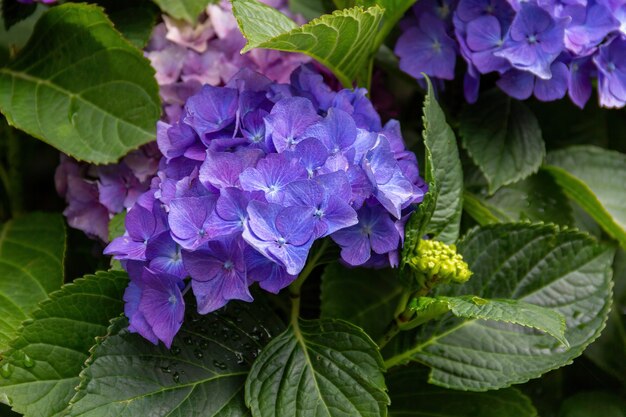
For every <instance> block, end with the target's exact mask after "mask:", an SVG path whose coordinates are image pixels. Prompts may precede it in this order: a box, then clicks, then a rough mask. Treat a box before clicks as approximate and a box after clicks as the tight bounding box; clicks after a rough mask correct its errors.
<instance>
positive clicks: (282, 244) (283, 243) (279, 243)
mask: <svg viewBox="0 0 626 417" xmlns="http://www.w3.org/2000/svg"><path fill="white" fill-rule="evenodd" d="M276 243H278V246H279V247H281V248H282V247H283V246H284V245H285V243H287V241H286V240H285V238H284V237H279V238H278V240H277V241H276Z"/></svg>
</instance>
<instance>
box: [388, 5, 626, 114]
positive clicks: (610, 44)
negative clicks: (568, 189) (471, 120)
mask: <svg viewBox="0 0 626 417" xmlns="http://www.w3.org/2000/svg"><path fill="white" fill-rule="evenodd" d="M401 26H402V29H403V31H404V32H403V34H402V35H401V36H400V38H399V39H398V43H397V44H396V47H395V52H396V54H397V55H398V56H399V57H400V67H401V68H402V69H403V70H404V71H405V72H407V73H408V74H410V75H412V76H413V77H415V78H417V79H421V78H422V77H423V76H422V74H421V73H422V72H423V73H425V74H427V75H429V76H431V77H434V78H436V79H439V80H451V79H453V78H454V75H455V64H456V57H457V54H460V55H461V56H462V57H463V59H464V60H465V61H466V63H467V72H466V74H465V78H464V90H465V96H466V99H467V100H468V101H469V102H475V101H476V99H477V96H478V89H479V84H480V76H481V75H482V74H487V73H496V74H498V75H499V79H498V81H497V85H498V86H499V87H500V89H501V90H503V91H504V92H506V93H507V94H509V95H510V96H512V97H514V98H517V99H520V100H523V99H527V98H529V97H530V96H531V95H534V96H535V97H536V98H537V99H539V100H541V101H552V100H557V99H560V98H563V97H564V96H565V94H566V93H568V94H569V97H570V99H571V100H572V101H573V102H574V103H575V104H576V105H577V106H579V107H581V108H582V107H584V106H585V104H586V102H587V101H588V100H589V98H590V97H591V93H592V79H594V78H597V85H598V95H599V101H600V105H601V106H604V107H623V106H624V105H625V104H626V38H625V37H624V36H625V35H626V1H624V0H529V1H520V0H458V1H457V0H423V1H419V2H418V3H416V5H415V6H414V7H413V9H412V13H411V14H410V15H409V16H408V17H407V18H406V19H405V20H404V21H403V22H402V23H401Z"/></svg>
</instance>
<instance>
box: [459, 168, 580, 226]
mask: <svg viewBox="0 0 626 417" xmlns="http://www.w3.org/2000/svg"><path fill="white" fill-rule="evenodd" d="M468 194H469V193H467V192H466V193H465V195H464V196H465V205H464V206H463V208H464V209H465V210H466V211H467V212H468V213H469V214H470V215H471V216H472V217H473V218H474V219H475V220H476V221H477V222H478V223H479V224H481V225H484V224H488V223H495V222H501V223H506V222H516V221H527V220H529V221H534V222H544V223H554V224H559V225H563V226H571V225H572V224H573V223H574V218H573V214H572V207H571V206H570V204H569V200H568V199H567V196H566V195H565V194H564V193H563V191H562V189H561V188H560V187H559V186H558V185H557V184H556V182H555V181H554V179H553V178H552V177H551V176H550V175H549V174H548V173H546V172H543V171H540V172H538V173H536V174H534V175H531V176H530V177H528V178H525V179H523V180H521V181H518V182H516V183H514V184H511V185H505V186H503V187H501V188H500V189H499V190H498V191H497V192H496V193H495V194H494V195H492V196H479V195H469V196H468ZM468 200H471V201H469V204H468ZM479 206H482V207H479ZM482 210H486V211H487V212H488V213H484V212H482Z"/></svg>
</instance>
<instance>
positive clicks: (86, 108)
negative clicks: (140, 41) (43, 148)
mask: <svg viewBox="0 0 626 417" xmlns="http://www.w3.org/2000/svg"><path fill="white" fill-rule="evenodd" d="M0 110H1V111H2V112H3V113H4V115H5V116H6V118H7V120H8V121H9V123H10V124H11V125H14V126H15V127H17V128H19V129H22V130H24V131H25V132H27V133H29V134H30V135H32V136H34V137H36V138H39V139H41V140H43V141H44V142H47V143H49V144H50V145H52V146H54V147H56V148H58V149H59V150H61V151H62V152H65V153H67V154H69V155H71V156H73V157H75V158H77V159H81V160H85V161H89V162H95V163H108V162H114V161H116V160H117V159H118V158H119V157H120V156H122V155H124V154H126V153H127V152H128V151H129V150H131V149H135V148H137V147H138V146H140V145H142V144H144V143H147V142H149V141H151V140H154V137H155V135H156V127H155V126H156V122H157V120H158V118H159V114H160V112H161V107H160V101H159V96H158V86H157V84H156V80H155V79H154V70H153V69H152V67H151V66H150V63H149V61H148V60H147V59H145V58H144V57H143V55H142V53H141V52H140V51H139V50H138V49H136V48H134V47H133V46H131V45H130V44H129V43H128V41H126V40H125V39H124V38H123V37H122V36H121V35H120V33H119V32H118V31H117V30H115V29H114V28H113V25H112V24H111V22H110V21H109V20H108V19H107V17H106V15H105V14H104V13H103V12H102V10H101V9H100V8H98V7H96V6H92V5H85V4H64V5H61V6H58V7H54V8H51V9H50V10H49V11H47V12H46V13H45V14H44V15H43V16H42V17H41V18H40V19H39V21H38V22H37V24H36V26H35V30H34V33H33V35H32V37H31V38H30V41H29V42H28V44H27V45H26V46H25V47H24V49H23V50H22V51H21V52H20V53H19V54H18V56H17V58H16V59H15V60H14V61H12V62H11V63H10V64H9V66H8V67H6V68H2V69H0Z"/></svg>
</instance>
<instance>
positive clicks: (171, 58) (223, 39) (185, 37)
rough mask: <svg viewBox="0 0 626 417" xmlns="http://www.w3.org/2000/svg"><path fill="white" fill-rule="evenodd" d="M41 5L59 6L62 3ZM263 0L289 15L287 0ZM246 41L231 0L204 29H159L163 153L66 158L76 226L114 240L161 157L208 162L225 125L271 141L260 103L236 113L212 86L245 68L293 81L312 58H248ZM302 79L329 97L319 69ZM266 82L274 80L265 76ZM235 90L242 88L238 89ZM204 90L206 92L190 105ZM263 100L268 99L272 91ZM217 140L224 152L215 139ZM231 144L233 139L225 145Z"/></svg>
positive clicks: (205, 20)
mask: <svg viewBox="0 0 626 417" xmlns="http://www.w3.org/2000/svg"><path fill="white" fill-rule="evenodd" d="M20 1H22V2H23V3H33V2H34V0H20ZM39 1H41V2H43V3H54V1H55V0H39ZM261 1H264V2H265V3H267V4H269V5H271V6H272V7H275V8H277V9H279V10H280V11H281V12H283V13H285V14H289V10H288V7H287V0H261ZM213 3H214V2H213ZM296 20H299V21H301V23H304V22H303V21H302V19H301V18H298V17H296ZM244 44H245V39H244V38H243V36H242V35H241V32H240V31H239V28H238V26H237V22H236V20H235V17H234V16H233V14H232V8H231V5H230V2H228V1H226V0H223V1H220V2H217V4H210V5H209V6H208V7H207V8H206V10H205V11H204V12H203V13H202V15H201V16H199V18H198V23H197V24H196V25H192V24H190V23H187V22H185V21H179V20H176V19H173V18H171V17H169V16H166V15H164V16H163V22H162V23H160V24H159V25H157V26H156V28H155V29H154V32H153V34H152V38H151V39H150V41H149V43H148V46H147V47H146V51H145V56H146V57H147V58H148V59H149V60H150V62H151V63H152V66H153V67H154V69H155V70H156V75H155V76H156V80H157V82H158V84H159V88H160V95H161V99H162V101H163V106H164V110H165V114H164V120H163V121H162V122H160V123H159V125H158V127H157V142H158V148H157V144H156V143H151V144H148V145H146V146H143V147H142V148H141V149H139V150H137V151H134V152H131V153H130V154H128V155H127V156H126V157H125V158H124V159H123V160H122V162H120V163H118V164H111V165H106V166H101V167H95V166H92V165H89V164H84V163H79V162H77V161H74V160H71V159H69V158H67V157H66V156H62V158H61V164H60V165H59V167H58V169H57V173H56V176H55V181H56V184H57V190H58V192H59V194H60V195H61V196H62V197H63V198H65V200H66V202H67V204H68V207H67V209H66V210H65V212H64V214H65V216H66V218H67V220H68V223H69V225H70V226H72V227H74V228H77V229H80V230H82V231H84V232H85V233H86V234H87V235H89V236H92V237H96V238H98V239H100V240H102V241H103V242H107V241H108V224H109V221H110V219H111V218H112V217H113V216H114V215H116V214H118V213H121V212H123V211H125V210H127V209H129V208H130V207H132V205H133V204H134V203H135V200H136V199H137V197H138V196H139V195H140V194H142V193H143V192H145V191H146V190H147V189H148V188H149V186H150V179H151V178H152V177H153V176H154V175H155V173H156V172H157V169H158V165H159V160H160V159H161V152H162V153H163V155H165V156H166V157H167V158H169V159H172V158H177V157H181V156H183V153H187V156H192V155H195V156H194V157H195V158H201V159H204V156H203V154H204V152H205V151H206V147H205V145H204V144H203V143H202V142H201V141H202V140H204V141H207V140H209V139H208V136H211V135H212V131H221V127H222V125H224V124H226V125H230V124H231V122H232V120H233V118H235V117H240V118H241V119H240V120H239V122H240V125H241V126H243V127H245V130H244V132H243V133H244V134H243V137H244V138H246V139H248V140H250V139H253V138H254V137H257V136H258V137H263V138H264V137H265V133H264V129H265V124H264V122H263V118H264V116H265V115H266V114H264V112H265V110H264V109H263V107H264V106H259V105H258V103H257V104H253V105H252V106H253V107H254V109H255V111H254V112H251V113H250V112H243V113H242V114H239V115H235V114H232V113H231V112H230V111H232V110H233V109H234V110H239V106H240V104H239V103H235V102H233V101H228V100H223V99H221V100H217V101H215V100H213V99H214V97H213V96H212V92H213V91H214V90H212V87H211V86H221V85H224V84H225V83H226V82H227V81H228V80H229V79H230V78H231V77H232V76H233V75H234V74H235V73H237V72H238V71H239V70H240V69H241V68H249V69H251V70H254V71H258V72H260V73H261V74H264V75H265V76H267V77H269V78H270V79H271V80H274V81H279V82H286V81H288V80H289V76H290V74H291V72H292V71H293V70H294V69H296V68H297V67H298V66H299V65H301V64H302V63H304V62H308V61H309V60H310V58H308V57H307V56H305V55H301V54H289V53H283V52H277V51H267V50H253V51H251V52H249V53H247V54H245V55H241V54H240V53H239V51H240V50H241V48H243V46H244ZM317 77H320V78H317ZM301 78H302V84H303V85H305V86H306V87H307V88H311V89H312V90H313V91H315V94H323V92H324V88H328V87H327V86H326V85H325V84H323V83H321V82H320V81H319V80H321V76H320V75H319V74H318V73H317V72H316V71H302V75H301ZM263 79H264V80H266V81H267V82H270V80H267V78H265V77H263ZM305 79H307V80H305ZM207 84H208V85H207ZM203 85H204V87H203ZM320 86H323V87H320ZM231 87H232V88H233V89H235V90H236V86H231ZM303 88H304V87H303ZM200 90H202V92H201V94H199V95H197V96H195V97H194V99H193V100H190V101H187V99H188V98H189V97H191V96H192V95H194V94H196V93H198V92H200ZM220 91H221V93H222V94H224V95H229V96H230V97H231V98H234V97H236V98H237V99H243V95H239V94H238V93H237V92H236V91H234V90H233V91H230V90H220ZM329 93H330V90H329ZM320 97H321V96H320ZM261 98H262V99H265V94H264V93H262V94H261ZM186 102H187V107H188V109H187V110H189V111H188V112H187V113H186V116H187V117H189V118H190V124H186V123H170V122H174V121H177V120H178V119H179V118H180V116H181V115H182V114H183V105H184V104H185V103H186ZM211 103H213V104H219V105H220V106H221V107H220V108H219V109H215V110H218V111H215V112H211V113H206V112H199V113H198V112H195V111H194V109H196V108H198V107H201V108H202V109H207V108H208V106H210V105H211ZM270 109H271V106H270ZM231 134H232V132H231ZM230 137H232V135H231V136H230ZM210 139H211V143H213V145H214V146H215V147H217V148H219V146H218V143H217V142H216V141H213V139H214V138H213V137H211V138H210ZM224 142H228V140H223V141H222V142H221V143H224ZM207 143H208V142H207ZM192 145H195V146H192ZM159 150H160V152H159ZM213 150H216V151H219V150H220V149H213ZM198 154H201V156H198ZM201 176H202V173H201ZM170 186H173V184H165V185H164V187H166V188H167V187H170Z"/></svg>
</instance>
